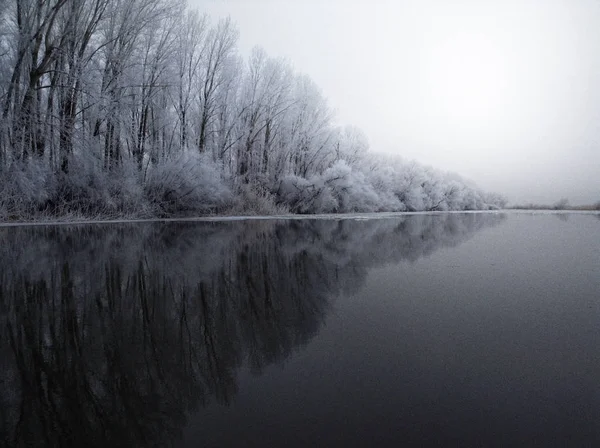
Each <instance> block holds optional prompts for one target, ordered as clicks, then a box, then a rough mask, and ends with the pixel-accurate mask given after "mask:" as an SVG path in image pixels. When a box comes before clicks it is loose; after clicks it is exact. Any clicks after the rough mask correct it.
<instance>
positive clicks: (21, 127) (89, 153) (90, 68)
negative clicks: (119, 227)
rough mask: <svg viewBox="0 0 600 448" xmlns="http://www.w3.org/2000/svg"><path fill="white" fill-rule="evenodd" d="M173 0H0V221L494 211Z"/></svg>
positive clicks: (222, 25)
mask: <svg viewBox="0 0 600 448" xmlns="http://www.w3.org/2000/svg"><path fill="white" fill-rule="evenodd" d="M237 40H238V31H237V29H236V27H235V25H234V24H233V23H232V22H231V21H230V20H229V19H227V20H221V21H219V22H217V23H213V22H211V21H210V19H209V18H208V17H207V16H202V15H199V14H198V13H197V12H196V11H193V10H191V9H189V8H188V7H187V6H186V4H185V2H184V1H182V0H110V1H109V0H45V1H42V0H5V1H3V2H2V3H0V107H1V110H0V113H1V122H0V219H11V218H13V219H21V218H27V217H35V216H39V215H43V214H48V215H61V216H64V215H69V214H76V215H77V214H80V215H84V216H88V217H89V216H94V215H101V216H109V215H114V216H117V215H118V216H122V215H136V216H140V215H146V216H156V215H161V216H165V215H174V214H183V213H196V214H197V213H236V212H244V213H249V212H255V213H274V212H293V213H315V212H352V211H365V212H369V211H384V210H385V211H405V210H408V211H410V210H449V209H451V210H459V209H486V208H490V207H491V208H498V207H502V206H504V204H505V201H504V200H503V199H502V198H501V197H499V196H498V195H489V194H485V193H483V192H481V191H480V190H479V189H477V188H476V187H474V186H471V185H469V184H467V183H465V182H464V181H462V180H461V179H460V178H458V177H456V176H450V175H447V174H445V173H441V172H438V171H436V170H433V169H430V168H425V167H422V166H420V165H418V164H415V163H410V164H407V163H405V162H404V161H402V160H401V159H399V158H387V157H384V156H377V155H375V154H372V153H369V154H367V150H368V143H367V140H366V138H365V136H364V135H363V134H362V133H361V132H360V131H359V130H357V129H355V128H353V127H345V128H343V127H340V126H338V125H336V124H335V122H334V120H333V112H332V110H331V108H329V106H328V105H327V102H326V100H325V98H324V96H323V94H322V93H321V91H320V90H319V88H318V87H317V86H316V85H315V84H314V83H313V82H312V81H311V80H310V79H309V78H308V77H306V76H304V75H302V74H299V73H297V72H296V71H295V70H294V68H293V67H292V66H291V65H290V63H289V62H287V61H285V60H282V59H276V58H271V57H269V56H268V55H267V54H266V53H265V52H264V51H263V50H261V49H259V48H257V49H255V50H253V51H252V54H251V55H250V57H249V58H248V60H244V59H243V58H242V57H241V56H240V55H239V53H238V51H237V48H236V45H237Z"/></svg>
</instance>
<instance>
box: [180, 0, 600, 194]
mask: <svg viewBox="0 0 600 448" xmlns="http://www.w3.org/2000/svg"><path fill="white" fill-rule="evenodd" d="M189 4H190V6H191V7H193V8H196V9H197V10H198V11H199V12H200V13H207V14H209V15H210V16H211V17H213V18H214V19H218V18H219V17H225V16H230V17H231V18H232V19H233V21H234V22H235V23H236V24H237V26H238V28H239V30H240V40H239V43H238V47H239V50H240V52H241V53H242V54H244V55H246V54H250V51H251V49H252V48H253V47H254V46H255V45H260V46H261V47H263V48H264V49H265V50H266V51H267V52H268V53H269V55H271V56H273V57H283V58H286V59H287V60H288V61H289V62H291V63H292V64H293V66H294V67H295V68H296V69H297V70H299V71H302V72H304V73H306V74H308V75H309V76H310V77H311V78H312V79H314V80H315V82H316V84H317V85H319V86H320V87H321V89H322V91H323V94H324V95H325V97H327V99H328V101H329V104H330V106H331V107H333V108H334V109H335V110H336V120H337V121H338V122H339V123H340V124H343V125H345V124H352V125H356V126H357V127H359V128H360V129H362V130H363V131H364V132H365V134H366V135H367V137H368V139H369V143H370V148H371V151H375V152H383V153H392V154H397V155H400V156H402V157H403V158H405V159H407V160H413V159H414V160H416V161H418V162H419V163H422V164H425V165H431V166H435V167H436V168H442V169H444V170H449V171H453V172H457V173H460V174H461V175H462V176H464V177H466V178H467V179H470V180H472V181H474V182H475V183H477V184H478V185H480V186H481V187H482V188H483V189H486V190H490V191H496V192H498V193H501V194H504V195H506V197H507V198H508V200H509V202H511V203H519V202H544V203H552V202H554V201H556V200H558V199H560V198H568V199H569V200H570V202H571V203H572V204H584V203H588V204H589V203H594V202H596V201H598V199H599V198H600V179H599V178H598V176H597V173H598V172H600V151H598V149H597V145H598V140H599V137H600V129H599V126H598V123H599V120H598V119H599V118H600V87H599V86H600V66H599V64H600V29H599V28H598V27H597V26H596V25H597V23H600V22H599V21H600V4H598V3H597V2H593V1H588V0H582V1H577V2H570V1H566V0H564V1H550V2H548V1H541V0H531V1H506V2H497V1H454V2H451V4H449V3H448V2H444V1H441V0H426V1H418V2H417V1H402V2H393V1H378V2H376V4H374V3H373V2H367V1H359V0H353V1H351V2H344V1H342V0H330V1H327V2H317V1H303V2H299V1H285V2H282V1H274V0H260V1H252V2H242V1H239V0H238V1H236V0H219V1H217V0H191V1H190V2H189Z"/></svg>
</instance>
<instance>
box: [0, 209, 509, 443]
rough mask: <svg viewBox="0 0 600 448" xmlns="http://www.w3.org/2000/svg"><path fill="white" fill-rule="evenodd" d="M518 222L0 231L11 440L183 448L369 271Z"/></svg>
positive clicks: (415, 219)
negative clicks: (180, 446) (243, 375)
mask: <svg viewBox="0 0 600 448" xmlns="http://www.w3.org/2000/svg"><path fill="white" fill-rule="evenodd" d="M502 219H503V217H502V215H485V214H466V215H459V214H451V215H439V216H427V215H419V216H412V217H403V218H398V219H387V220H370V221H357V220H354V221H352V220H349V221H342V220H334V221H327V220H320V221H319V220H306V221H283V222H282V221H264V222H258V221H254V222H246V223H239V222H238V223H170V224H165V223H153V224H123V225H114V226H108V225H106V226H74V227H69V228H66V227H48V228H12V229H11V228H8V229H2V230H0V265H1V266H2V267H3V269H2V272H1V273H0V281H1V284H0V316H1V321H0V322H1V323H0V331H1V334H0V337H1V339H0V363H2V364H0V372H1V373H0V381H1V384H2V387H1V389H0V391H1V392H0V419H1V420H0V428H1V429H0V439H1V440H6V441H7V443H8V444H9V445H17V446H18V445H27V444H28V443H33V444H37V443H40V444H42V445H51V446H54V445H57V446H58V445H61V446H62V445H82V446H93V445H94V444H95V445H97V446H138V445H140V446H149V445H164V444H168V442H169V440H172V439H173V438H176V437H177V435H178V434H179V432H180V431H181V428H183V426H184V424H185V419H186V415H187V413H188V412H189V411H190V410H192V409H193V408H195V407H197V406H198V405H201V404H203V403H205V402H206V401H207V400H209V399H210V397H214V398H216V399H217V400H219V401H221V402H225V403H226V402H228V401H229V400H230V399H231V398H232V397H233V395H234V394H235V392H236V372H237V370H238V369H239V368H240V367H241V366H242V364H244V363H245V364H247V365H248V366H250V368H251V369H253V370H254V371H257V372H258V371H260V370H261V369H262V368H263V367H264V366H266V365H268V364H270V363H274V362H277V361H280V360H283V359H285V358H286V357H287V356H289V355H290V353H292V352H293V351H294V350H296V349H298V348H299V347H302V346H303V345H304V344H306V343H307V341H309V340H310V338H311V337H312V336H313V335H314V334H316V332H317V331H318V329H319V326H320V324H321V322H322V321H323V319H324V317H325V314H326V311H327V308H328V301H329V298H330V297H332V296H335V295H336V294H338V293H339V292H340V289H341V288H344V290H350V289H355V288H357V287H359V286H360V284H362V282H363V281H364V279H365V277H366V272H367V269H368V268H370V267H373V266H377V265H383V264H386V263H391V262H398V261H400V260H404V259H406V260H416V259H418V258H419V257H422V256H424V255H428V254H430V253H432V252H433V251H434V250H436V249H437V248H439V247H442V246H452V245H456V244H459V243H460V242H461V241H463V240H465V239H467V238H469V237H470V236H471V235H473V233H474V232H475V231H477V230H479V229H481V228H483V227H486V226H490V225H494V224H496V223H498V222H499V221H501V220H502Z"/></svg>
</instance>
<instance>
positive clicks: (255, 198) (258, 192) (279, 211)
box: [226, 184, 290, 216]
mask: <svg viewBox="0 0 600 448" xmlns="http://www.w3.org/2000/svg"><path fill="white" fill-rule="evenodd" d="M236 193H237V194H236V199H235V201H234V203H233V205H232V207H230V208H228V209H227V210H226V212H227V213H228V214H234V215H253V216H258V215H287V214H289V212H290V210H289V208H288V207H287V206H286V204H284V203H278V202H277V198H276V197H275V195H273V194H272V193H271V192H270V191H269V190H268V189H267V188H265V187H263V186H262V185H261V184H242V185H240V186H238V188H237V190H236Z"/></svg>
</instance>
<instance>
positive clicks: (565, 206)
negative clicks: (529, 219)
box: [508, 198, 600, 211]
mask: <svg viewBox="0 0 600 448" xmlns="http://www.w3.org/2000/svg"><path fill="white" fill-rule="evenodd" d="M508 208H511V209H514V210H576V211H577V210H579V211H586V210H587V211H593V210H600V201H598V202H596V203H595V204H589V205H571V204H569V200H568V199H567V198H562V199H560V200H558V201H556V202H555V203H554V204H552V205H549V204H534V203H529V204H514V205H510V206H508Z"/></svg>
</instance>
